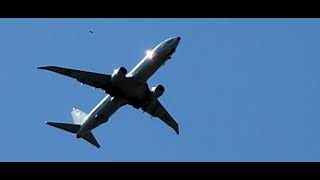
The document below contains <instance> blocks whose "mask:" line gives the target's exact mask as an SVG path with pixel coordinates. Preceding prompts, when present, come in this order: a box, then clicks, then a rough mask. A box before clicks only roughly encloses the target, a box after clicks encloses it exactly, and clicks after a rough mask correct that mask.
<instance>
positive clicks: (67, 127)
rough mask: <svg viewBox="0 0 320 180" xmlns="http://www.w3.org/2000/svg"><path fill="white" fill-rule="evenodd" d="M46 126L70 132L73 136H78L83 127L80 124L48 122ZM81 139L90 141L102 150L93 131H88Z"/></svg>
mask: <svg viewBox="0 0 320 180" xmlns="http://www.w3.org/2000/svg"><path fill="white" fill-rule="evenodd" d="M46 124H48V125H49V126H52V127H55V128H58V129H62V130H65V131H68V132H70V133H73V134H77V132H78V131H79V129H80V127H81V125H79V124H69V123H57V122H46ZM77 137H78V136H77ZM80 138H83V139H84V140H86V141H88V142H89V143H91V144H92V145H94V146H95V147H97V148H100V145H99V143H98V141H97V140H96V138H95V137H94V135H93V134H92V132H91V131H88V132H86V133H84V134H82V135H81V136H80Z"/></svg>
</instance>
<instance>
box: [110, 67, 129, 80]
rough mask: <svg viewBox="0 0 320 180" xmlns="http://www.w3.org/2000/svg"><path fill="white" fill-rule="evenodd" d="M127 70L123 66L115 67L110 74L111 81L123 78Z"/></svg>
mask: <svg viewBox="0 0 320 180" xmlns="http://www.w3.org/2000/svg"><path fill="white" fill-rule="evenodd" d="M127 72H128V71H127V69H126V68H124V67H120V68H118V69H115V70H114V71H113V73H112V75H111V81H112V82H115V81H119V80H122V79H124V78H125V77H126V74H127Z"/></svg>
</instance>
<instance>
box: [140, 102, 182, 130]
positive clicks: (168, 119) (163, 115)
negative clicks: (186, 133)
mask: <svg viewBox="0 0 320 180" xmlns="http://www.w3.org/2000/svg"><path fill="white" fill-rule="evenodd" d="M143 110H144V111H145V112H147V113H149V114H150V115H151V116H154V117H158V118H159V119H160V120H161V121H163V122H164V123H166V124H167V125H168V126H170V127H171V128H172V129H174V131H175V132H176V133H177V134H179V125H178V123H177V122H176V121H175V120H174V119H173V117H172V116H171V115H170V113H169V112H168V111H167V110H166V109H165V108H164V107H163V106H162V105H161V103H160V102H159V100H156V101H153V102H151V103H150V104H149V105H148V106H147V108H144V109H143Z"/></svg>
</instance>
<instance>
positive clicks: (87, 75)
mask: <svg viewBox="0 0 320 180" xmlns="http://www.w3.org/2000/svg"><path fill="white" fill-rule="evenodd" d="M38 69H44V70H48V71H52V72H55V73H58V74H62V75H65V76H69V77H71V78H74V79H76V80H78V81H79V82H81V83H83V84H87V85H89V86H92V87H95V88H101V89H103V90H106V89H107V88H108V86H109V85H110V84H111V80H110V79H111V76H110V75H106V74H100V73H94V72H87V71H81V70H76V69H68V68H62V67H57V66H44V67H38Z"/></svg>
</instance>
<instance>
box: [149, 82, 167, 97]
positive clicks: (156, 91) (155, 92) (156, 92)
mask: <svg viewBox="0 0 320 180" xmlns="http://www.w3.org/2000/svg"><path fill="white" fill-rule="evenodd" d="M164 90H165V89H164V87H163V86H162V85H161V84H159V85H158V86H154V87H152V88H151V93H152V94H151V96H152V97H151V98H152V99H158V98H159V97H160V96H162V95H163V93H164Z"/></svg>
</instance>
